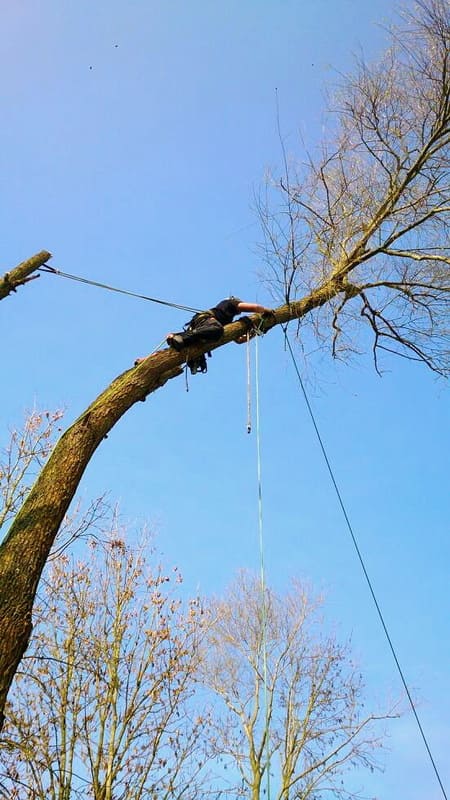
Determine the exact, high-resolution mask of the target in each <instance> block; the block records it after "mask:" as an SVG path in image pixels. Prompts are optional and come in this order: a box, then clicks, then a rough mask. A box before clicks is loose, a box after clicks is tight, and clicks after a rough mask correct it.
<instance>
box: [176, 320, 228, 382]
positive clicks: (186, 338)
mask: <svg viewBox="0 0 450 800" xmlns="http://www.w3.org/2000/svg"><path fill="white" fill-rule="evenodd" d="M222 334H223V325H222V324H221V323H220V322H219V320H218V319H217V318H216V317H215V315H214V312H213V311H212V310H211V309H210V310H208V311H200V312H198V313H197V314H194V316H193V317H192V319H191V320H189V322H187V323H186V325H185V326H184V333H182V334H181V336H182V338H183V344H184V345H185V346H186V347H189V345H190V344H196V343H197V342H201V341H203V342H217V341H218V340H219V339H220V337H221V336H222ZM206 355H208V357H209V358H211V352H208V353H207V354H205V353H202V355H200V356H197V357H196V358H191V359H188V361H187V366H188V367H189V369H190V370H191V374H192V375H196V374H197V373H198V372H202V373H205V372H208V364H207V361H206Z"/></svg>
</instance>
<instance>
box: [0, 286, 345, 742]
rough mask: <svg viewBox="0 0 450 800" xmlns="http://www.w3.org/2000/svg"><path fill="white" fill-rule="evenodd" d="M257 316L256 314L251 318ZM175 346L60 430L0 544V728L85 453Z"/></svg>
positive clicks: (172, 362) (293, 309)
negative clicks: (39, 589) (44, 573)
mask: <svg viewBox="0 0 450 800" xmlns="http://www.w3.org/2000/svg"><path fill="white" fill-rule="evenodd" d="M341 288H342V287H341V284H340V283H338V282H336V281H328V282H327V283H325V284H324V285H323V286H321V287H320V288H319V289H317V290H316V291H314V292H312V293H311V294H310V295H308V296H307V297H305V298H303V299H302V300H300V301H297V302H295V303H291V304H290V305H289V306H287V305H285V306H281V307H280V308H278V309H276V311H275V312H274V316H273V318H271V319H270V320H269V321H268V322H267V323H266V324H265V328H266V331H268V330H269V329H270V328H273V327H274V326H275V325H279V324H283V323H286V322H288V321H289V320H292V319H297V318H299V317H302V316H304V315H305V314H306V313H308V312H309V311H311V310H312V309H313V308H317V307H318V306H321V305H323V304H324V303H326V302H327V301H328V300H329V299H330V297H331V296H333V295H335V294H336V293H338V292H339V291H340V290H341ZM253 319H254V321H256V322H257V321H259V317H258V315H255V316H254V317H253ZM245 331H246V326H245V323H244V322H240V321H237V322H235V323H233V324H232V325H227V326H226V329H225V333H224V336H223V337H222V339H221V340H220V341H219V342H217V343H215V344H208V345H204V346H203V345H202V346H197V347H192V348H190V350H189V355H190V357H195V356H197V355H200V354H201V353H205V352H206V351H208V350H211V349H216V348H218V347H222V346H223V345H225V344H228V343H229V342H231V341H234V340H236V339H237V338H238V337H239V336H242V334H243V333H244V332H245ZM184 360H185V356H184V355H183V353H177V352H175V351H174V350H169V349H165V350H160V351H158V352H156V353H155V354H153V355H151V356H149V357H148V358H147V359H145V360H144V361H143V362H142V363H141V364H140V365H139V366H137V367H133V368H132V369H129V370H127V371H126V372H124V373H123V374H122V375H119V376H118V377H117V378H116V379H115V380H114V381H113V382H112V383H111V385H110V386H109V387H108V388H107V389H106V390H105V391H104V392H102V394H100V395H99V396H98V397H97V399H96V400H94V402H93V403H92V404H91V405H90V406H89V408H87V409H86V411H85V412H84V413H83V414H81V416H80V417H79V418H78V419H77V420H76V421H75V422H74V423H73V425H71V427H70V428H68V430H67V431H66V432H65V433H64V434H63V435H62V436H61V438H60V440H59V442H58V443H57V445H56V447H55V449H54V450H53V453H52V454H51V456H50V458H49V459H48V461H47V464H46V465H45V466H44V468H43V469H42V471H41V473H40V475H39V477H38V479H37V480H36V483H35V484H34V486H33V488H32V489H31V491H30V493H29V495H28V497H27V499H26V500H25V502H24V504H23V506H22V508H21V510H20V511H19V513H18V514H17V517H16V518H15V520H14V522H13V523H12V525H11V527H10V529H9V532H8V534H7V536H6V538H5V540H4V541H3V542H2V544H1V545H0V729H1V725H2V723H3V713H4V708H5V702H6V697H7V693H8V691H9V687H10V685H11V682H12V680H13V677H14V675H15V672H16V670H17V666H18V664H19V662H20V660H21V658H22V656H23V654H24V652H25V650H26V648H27V645H28V641H29V637H30V633H31V628H32V623H31V616H32V608H33V602H34V597H35V593H36V588H37V585H38V582H39V579H40V576H41V573H42V570H43V568H44V565H45V562H46V559H47V557H48V554H49V551H50V549H51V547H52V544H53V542H54V540H55V537H56V534H57V533H58V530H59V527H60V525H61V522H62V520H63V517H64V515H65V513H66V511H67V509H68V507H69V505H70V502H71V500H72V498H73V496H74V494H75V492H76V490H77V487H78V485H79V483H80V481H81V478H82V476H83V473H84V470H85V469H86V467H87V465H88V463H89V461H90V459H91V457H92V455H93V453H94V452H95V450H96V449H97V447H98V445H99V444H100V442H101V441H102V439H104V438H105V436H106V435H107V434H108V432H109V431H110V430H111V428H113V426H114V425H115V424H116V422H117V421H118V420H119V419H120V418H121V417H122V416H123V414H125V413H126V411H128V409H129V408H131V406H132V405H134V403H136V402H138V401H140V400H145V398H146V397H147V395H149V394H150V393H152V392H154V391H155V390H156V389H158V388H160V387H161V386H164V384H165V383H166V382H167V381H168V380H170V379H171V378H174V377H175V376H177V375H180V374H181V373H182V371H183V370H182V367H181V365H182V364H183V362H184Z"/></svg>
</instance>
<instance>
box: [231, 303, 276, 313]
mask: <svg viewBox="0 0 450 800" xmlns="http://www.w3.org/2000/svg"><path fill="white" fill-rule="evenodd" d="M238 310H239V313H240V314H241V313H242V312H243V311H254V312H255V314H264V312H265V311H270V308H266V306H261V305H259V303H239V304H238Z"/></svg>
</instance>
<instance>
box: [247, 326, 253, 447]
mask: <svg viewBox="0 0 450 800" xmlns="http://www.w3.org/2000/svg"><path fill="white" fill-rule="evenodd" d="M251 432H252V374H251V363H250V331H247V433H251Z"/></svg>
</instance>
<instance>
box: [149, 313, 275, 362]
mask: <svg viewBox="0 0 450 800" xmlns="http://www.w3.org/2000/svg"><path fill="white" fill-rule="evenodd" d="M245 311H249V312H253V313H256V314H263V315H264V314H272V313H273V312H272V310H271V309H270V308H266V307H265V306H262V305H260V304H259V303H244V302H243V301H242V300H240V299H239V298H238V297H228V298H227V299H226V300H221V301H220V303H217V305H215V306H214V307H213V308H210V309H208V310H207V311H200V312H199V313H198V314H195V316H193V317H192V319H191V320H190V321H189V322H188V323H187V324H186V325H185V326H184V330H183V331H179V332H178V333H169V334H168V335H167V338H166V342H167V344H168V345H169V347H172V348H173V349H174V350H177V351H180V350H185V349H186V348H188V347H189V345H194V344H200V343H207V342H217V341H218V340H219V339H220V338H221V337H222V335H223V331H224V326H225V325H229V324H230V323H231V322H233V319H234V317H236V316H237V315H238V314H242V313H243V312H245ZM249 322H250V320H249ZM251 327H253V326H251ZM246 339H247V336H246V335H244V336H240V337H239V339H237V341H238V342H239V343H242V342H244V341H246ZM142 360H143V359H137V361H136V363H140V362H141V361H142ZM187 364H188V367H189V368H190V370H191V372H192V374H193V375H195V374H196V373H197V372H206V371H207V366H206V358H205V356H204V355H201V356H198V357H197V358H195V359H188V361H187Z"/></svg>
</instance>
